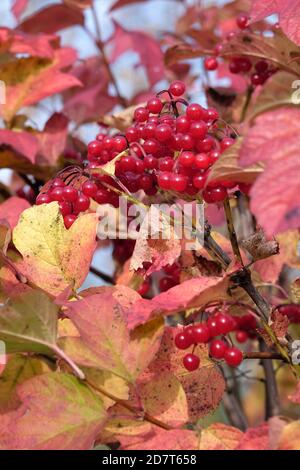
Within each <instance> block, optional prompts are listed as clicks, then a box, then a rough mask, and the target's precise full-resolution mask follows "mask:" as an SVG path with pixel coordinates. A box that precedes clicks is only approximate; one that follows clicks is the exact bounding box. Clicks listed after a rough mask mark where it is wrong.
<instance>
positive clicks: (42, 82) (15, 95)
mask: <svg viewBox="0 0 300 470" xmlns="http://www.w3.org/2000/svg"><path fill="white" fill-rule="evenodd" d="M76 56H77V54H76V51H75V50H74V49H72V48H70V47H64V48H61V49H54V50H53V57H52V58H51V59H49V58H47V59H44V58H43V59H42V58H39V57H24V58H16V59H15V60H13V61H11V62H10V63H9V64H8V65H7V66H6V67H5V68H4V69H1V67H0V73H1V76H2V79H3V80H4V81H5V83H6V104H5V105H2V106H1V114H2V116H3V117H4V119H6V120H7V121H10V120H11V119H12V117H13V116H14V115H15V114H16V112H17V111H18V110H19V109H20V108H22V107H24V106H30V105H32V104H34V103H36V102H37V101H40V100H41V99H43V98H46V97H47V96H51V95H53V94H55V93H59V92H61V91H63V90H65V89H68V88H71V87H73V86H81V82H80V81H79V80H78V79H77V78H76V77H74V76H73V75H71V74H69V73H65V72H62V71H61V70H62V69H65V68H67V67H69V66H70V65H72V64H73V62H74V61H75V60H76ZM2 67H4V66H2Z"/></svg>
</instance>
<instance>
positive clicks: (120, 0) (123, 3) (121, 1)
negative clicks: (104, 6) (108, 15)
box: [109, 0, 142, 11]
mask: <svg viewBox="0 0 300 470" xmlns="http://www.w3.org/2000/svg"><path fill="white" fill-rule="evenodd" d="M141 2H142V0H117V1H116V2H114V3H113V5H112V6H111V7H110V10H109V11H114V10H118V9H119V8H122V7H127V6H128V5H132V4H133V3H141Z"/></svg>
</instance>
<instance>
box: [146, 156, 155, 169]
mask: <svg viewBox="0 0 300 470" xmlns="http://www.w3.org/2000/svg"><path fill="white" fill-rule="evenodd" d="M144 164H145V168H147V170H154V169H156V168H158V159H157V158H155V157H153V155H146V156H145V158H144Z"/></svg>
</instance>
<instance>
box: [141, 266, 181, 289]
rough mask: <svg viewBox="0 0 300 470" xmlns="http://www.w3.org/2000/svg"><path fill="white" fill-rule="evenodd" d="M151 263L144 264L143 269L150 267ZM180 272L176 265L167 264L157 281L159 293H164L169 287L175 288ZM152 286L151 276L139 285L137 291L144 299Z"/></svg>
mask: <svg viewBox="0 0 300 470" xmlns="http://www.w3.org/2000/svg"><path fill="white" fill-rule="evenodd" d="M150 265H151V263H144V268H145V269H147V268H148V267H150ZM180 272H181V267H180V265H179V264H178V263H174V264H168V265H167V266H165V267H164V269H163V270H161V273H160V274H161V275H162V276H161V277H160V279H159V281H158V288H159V291H160V292H165V291H167V290H169V289H171V287H174V286H177V284H179V282H180ZM151 285H152V276H148V277H146V279H145V280H144V281H143V283H142V284H141V285H140V287H139V289H138V293H139V294H140V295H141V296H142V297H144V296H147V294H149V292H150V289H151Z"/></svg>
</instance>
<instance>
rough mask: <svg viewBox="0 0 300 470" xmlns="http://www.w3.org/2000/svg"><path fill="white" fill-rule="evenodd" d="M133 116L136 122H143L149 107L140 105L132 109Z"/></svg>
mask: <svg viewBox="0 0 300 470" xmlns="http://www.w3.org/2000/svg"><path fill="white" fill-rule="evenodd" d="M133 117H134V119H135V121H137V122H145V121H147V119H148V117H149V109H147V108H144V107H142V106H140V107H139V108H136V110H135V111H134V116H133Z"/></svg>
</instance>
